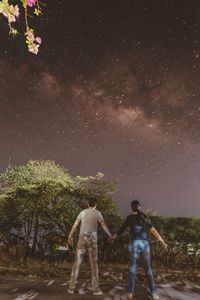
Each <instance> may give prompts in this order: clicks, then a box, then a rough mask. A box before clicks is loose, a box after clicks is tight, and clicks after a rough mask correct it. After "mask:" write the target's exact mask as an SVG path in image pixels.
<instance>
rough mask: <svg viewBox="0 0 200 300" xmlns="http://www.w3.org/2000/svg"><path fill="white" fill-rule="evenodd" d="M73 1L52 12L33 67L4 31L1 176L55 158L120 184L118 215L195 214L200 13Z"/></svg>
mask: <svg viewBox="0 0 200 300" xmlns="http://www.w3.org/2000/svg"><path fill="white" fill-rule="evenodd" d="M69 2H70V1H69ZM69 2H67V3H66V1H57V5H56V4H55V3H54V4H53V3H52V4H48V6H47V11H46V12H45V13H44V15H43V18H42V20H41V21H40V23H38V30H40V31H41V34H43V35H44V37H45V38H46V40H45V38H44V46H43V48H42V49H41V52H40V53H39V55H38V57H35V56H32V55H31V54H29V53H27V51H26V48H25V46H23V41H22V38H19V39H15V40H12V39H11V38H8V37H7V27H6V24H4V23H3V21H2V28H1V31H0V39H1V40H3V41H4V44H3V46H2V45H1V49H2V51H1V54H0V95H1V96H0V107H1V110H0V124H1V130H0V140H1V148H0V154H1V170H4V169H5V168H6V167H7V165H8V164H9V162H11V163H12V164H22V163H25V162H27V160H29V159H52V160H55V161H56V162H57V163H59V164H61V165H63V166H64V167H65V168H67V169H68V170H69V171H70V172H71V173H72V174H80V175H94V174H95V173H97V172H98V171H102V172H103V173H105V175H106V177H107V178H108V179H111V180H115V181H117V182H118V184H119V190H118V192H117V194H116V195H113V198H114V200H115V201H116V202H117V204H118V205H119V208H120V210H121V212H122V214H126V213H128V211H129V202H130V200H131V199H133V198H138V199H140V200H141V202H142V203H143V205H144V208H146V209H147V208H152V209H153V211H157V212H158V213H159V214H162V215H198V214H199V210H200V204H199V193H200V185H199V176H200V152H199V145H200V101H199V96H200V85H199V78H200V68H199V60H200V21H199V20H200V18H199V17H200V4H199V3H198V1H182V3H181V4H180V1H164V0H162V1H158V0H155V1H143V0H142V1H135V0H130V1H128V0H126V1H106V0H102V1H100V0H99V1H95V0H93V1H76V3H74V4H72V3H69ZM116 2H117V3H116Z"/></svg>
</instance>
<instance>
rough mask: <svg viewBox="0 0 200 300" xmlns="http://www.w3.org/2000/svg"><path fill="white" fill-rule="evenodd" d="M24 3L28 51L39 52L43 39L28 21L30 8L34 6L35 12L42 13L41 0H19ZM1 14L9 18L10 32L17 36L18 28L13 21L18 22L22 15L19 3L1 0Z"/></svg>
mask: <svg viewBox="0 0 200 300" xmlns="http://www.w3.org/2000/svg"><path fill="white" fill-rule="evenodd" d="M17 2H19V3H20V4H22V5H21V6H22V9H23V10H24V16H25V26H26V28H25V33H24V35H25V38H26V44H27V46H28V51H29V52H31V53H33V54H37V53H38V51H39V47H40V45H41V44H42V39H41V37H39V36H36V35H35V32H34V29H33V28H31V27H30V26H29V21H28V10H29V9H32V8H34V14H35V15H36V16H40V15H41V14H42V9H41V7H40V3H39V0H18V1H17ZM0 14H2V15H3V16H4V17H6V18H7V22H8V26H9V28H10V34H12V35H13V36H15V35H16V34H18V31H17V29H16V28H15V27H14V26H13V23H14V22H16V21H17V20H18V19H19V17H20V9H19V5H18V4H16V5H12V4H10V0H2V1H0Z"/></svg>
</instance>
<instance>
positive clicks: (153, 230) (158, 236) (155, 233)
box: [149, 227, 167, 250]
mask: <svg viewBox="0 0 200 300" xmlns="http://www.w3.org/2000/svg"><path fill="white" fill-rule="evenodd" d="M149 231H150V233H151V234H152V235H153V236H154V237H155V238H156V239H157V240H159V242H161V244H162V245H163V247H164V248H165V250H167V244H166V243H165V241H164V240H163V239H162V237H161V236H160V234H159V233H158V231H157V230H156V229H155V227H152V228H150V230H149Z"/></svg>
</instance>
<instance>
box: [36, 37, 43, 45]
mask: <svg viewBox="0 0 200 300" xmlns="http://www.w3.org/2000/svg"><path fill="white" fill-rule="evenodd" d="M35 40H36V42H37V43H38V44H42V39H41V37H39V36H38V37H36V39H35Z"/></svg>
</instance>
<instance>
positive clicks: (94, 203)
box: [88, 198, 97, 207]
mask: <svg viewBox="0 0 200 300" xmlns="http://www.w3.org/2000/svg"><path fill="white" fill-rule="evenodd" d="M96 204H97V200H96V199H94V198H90V199H89V201H88V205H89V207H95V205H96Z"/></svg>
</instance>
